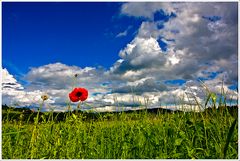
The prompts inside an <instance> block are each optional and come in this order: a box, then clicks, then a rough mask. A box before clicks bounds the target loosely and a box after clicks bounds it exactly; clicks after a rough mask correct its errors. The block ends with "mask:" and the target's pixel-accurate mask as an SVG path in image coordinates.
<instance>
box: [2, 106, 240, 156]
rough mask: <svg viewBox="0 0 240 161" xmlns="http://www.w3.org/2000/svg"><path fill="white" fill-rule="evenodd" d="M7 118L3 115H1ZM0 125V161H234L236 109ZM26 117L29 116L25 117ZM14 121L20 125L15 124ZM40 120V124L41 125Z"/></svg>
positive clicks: (8, 120) (48, 118) (7, 120)
mask: <svg viewBox="0 0 240 161" xmlns="http://www.w3.org/2000/svg"><path fill="white" fill-rule="evenodd" d="M4 113H5V112H4ZM24 115H25V114H24V113H21V112H19V116H18V117H15V118H13V117H12V116H11V115H10V112H8V113H7V114H6V113H5V115H4V117H3V121H2V158H3V159H26V158H37V159H44V158H45V159H165V158H171V159H173V158H174V159H175V158H176V159H179V158H181V159H185V158H188V159H211V158H214V159H217V158H226V159H237V158H238V132H237V126H238V125H237V108H233V107H229V108H218V109H209V110H205V111H204V112H195V113H194V112H186V113H184V112H175V113H168V112H157V113H150V112H147V111H141V112H132V113H125V112H122V113H105V114H101V113H99V114H95V115H96V116H95V117H93V116H92V115H91V116H90V117H89V115H90V114H89V113H75V114H73V113H71V112H70V113H64V115H63V117H64V119H63V120H62V121H56V120H57V117H58V116H56V115H51V113H43V114H42V115H35V116H34V118H35V119H34V120H35V121H31V120H30V119H29V120H27V119H23V118H24ZM27 117H30V116H27ZM16 118H18V120H16ZM40 118H41V121H39V120H40Z"/></svg>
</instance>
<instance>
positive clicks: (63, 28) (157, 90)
mask: <svg viewBox="0 0 240 161" xmlns="http://www.w3.org/2000/svg"><path fill="white" fill-rule="evenodd" d="M2 12H3V14H2V27H3V32H2V35H3V37H2V40H3V43H2V63H3V68H4V70H3V72H4V76H5V78H4V81H3V87H4V89H5V86H6V89H5V90H4V91H5V93H3V103H7V104H13V103H16V102H18V103H20V104H22V105H23V106H24V105H28V106H30V105H33V104H34V102H32V101H30V100H33V99H37V98H39V95H41V94H43V93H48V94H49V95H50V96H51V97H50V98H51V99H50V100H49V103H50V104H51V105H53V106H54V105H56V106H58V107H60V106H64V104H65V102H66V100H67V99H68V98H67V93H68V92H69V90H70V89H71V85H72V84H73V82H72V76H73V75H74V74H76V73H77V74H78V75H79V78H78V79H77V81H76V82H77V86H83V87H86V88H87V89H88V90H89V92H90V97H89V99H88V100H87V102H88V103H90V104H93V105H94V106H101V107H104V106H110V105H114V103H115V102H114V99H115V98H116V97H117V98H119V101H120V103H121V104H126V105H132V106H136V102H134V100H131V99H130V98H133V97H132V95H133V94H134V97H135V96H136V97H141V98H139V99H140V100H141V99H142V100H144V99H143V97H147V98H149V99H150V100H151V101H150V102H151V103H150V104H151V106H154V107H156V106H158V105H159V103H160V102H164V103H165V104H173V101H174V100H175V99H174V98H175V97H176V98H179V97H181V96H182V95H186V94H188V93H189V88H192V90H190V91H193V93H192V94H194V95H195V96H196V97H197V98H198V99H199V100H201V101H202V99H203V98H204V96H203V93H202V92H200V88H201V83H200V81H199V80H202V81H204V82H205V83H206V84H207V85H208V86H210V87H211V88H212V89H211V90H212V91H214V92H216V93H218V92H219V89H220V87H221V85H222V84H221V83H220V82H221V81H222V80H224V88H225V89H226V90H229V92H230V93H231V94H232V95H236V88H237V78H238V74H237V63H238V61H237V57H238V56H237V34H238V28H237V16H238V15H237V3H215V2H212V3H207V2H205V3H167V2H165V3H164V2H155V3H153V2H151V3H150V2H149V3H147V2H146V3H145V2H144V3H117V2H115V3H113V2H105V3H104V2H99V3H97V2H69V3H63V2H34V3H30V2H17V3H16V2H3V3H2ZM10 85H12V87H9V86H10ZM8 88H11V90H14V92H15V93H17V94H16V95H12V93H11V92H10V91H9V89H8ZM33 93H34V94H33ZM29 95H31V98H30V96H29ZM28 97H29V98H28ZM21 98H24V99H22V100H21ZM188 101H189V100H188ZM185 103H186V104H191V103H189V102H187V100H186V101H185ZM137 104H138V103H137ZM61 109H62V108H61Z"/></svg>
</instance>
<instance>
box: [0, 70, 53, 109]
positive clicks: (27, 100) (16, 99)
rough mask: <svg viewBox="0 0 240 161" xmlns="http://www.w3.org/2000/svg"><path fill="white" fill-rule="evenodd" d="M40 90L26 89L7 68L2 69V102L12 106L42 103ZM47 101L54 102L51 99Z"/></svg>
mask: <svg viewBox="0 0 240 161" xmlns="http://www.w3.org/2000/svg"><path fill="white" fill-rule="evenodd" d="M43 94H44V93H43V92H42V91H40V90H37V89H36V90H32V91H26V90H25V88H24V87H23V86H22V85H21V84H20V83H18V82H17V80H16V79H15V78H14V77H13V75H11V74H9V72H8V71H7V69H2V104H7V105H12V106H34V105H36V104H38V105H39V103H41V95H43ZM46 102H47V103H54V101H53V100H51V99H49V100H47V101H46Z"/></svg>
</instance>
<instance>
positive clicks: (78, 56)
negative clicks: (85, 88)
mask: <svg viewBox="0 0 240 161" xmlns="http://www.w3.org/2000/svg"><path fill="white" fill-rule="evenodd" d="M120 5H121V3H57V2H55V3H42V2H41V3H5V2H4V3H3V66H4V67H8V68H9V70H10V71H11V72H13V74H18V72H20V71H21V72H23V73H26V72H28V70H29V67H36V66H41V65H44V64H48V63H54V62H62V63H64V64H68V65H77V66H80V67H85V66H97V65H101V66H104V67H106V68H109V67H110V66H112V65H113V63H114V62H115V61H116V60H117V59H118V52H119V51H120V49H121V48H123V47H124V45H125V44H127V43H129V42H130V41H131V40H132V39H133V37H134V32H135V31H136V29H137V28H138V27H139V26H140V24H141V19H134V18H128V17H126V16H120V15H119V13H120ZM129 26H131V28H130V29H129V32H131V33H130V34H128V35H127V36H125V37H120V38H115V37H116V35H117V34H118V33H120V32H123V31H125V30H126V29H127V28H128V27H129ZM16 68H17V69H18V70H16ZM15 72H16V73H15Z"/></svg>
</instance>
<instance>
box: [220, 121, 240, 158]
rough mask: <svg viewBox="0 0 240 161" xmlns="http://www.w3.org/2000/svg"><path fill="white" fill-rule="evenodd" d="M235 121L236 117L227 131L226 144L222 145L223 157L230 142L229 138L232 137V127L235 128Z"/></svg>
mask: <svg viewBox="0 0 240 161" xmlns="http://www.w3.org/2000/svg"><path fill="white" fill-rule="evenodd" d="M236 123H237V118H236V119H235V120H234V121H233V123H232V125H231V127H230V129H229V131H228V136H227V140H226V144H225V146H224V149H223V158H224V159H225V158H226V155H227V150H228V145H229V143H230V140H231V138H232V135H233V132H234V128H235V125H236Z"/></svg>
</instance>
